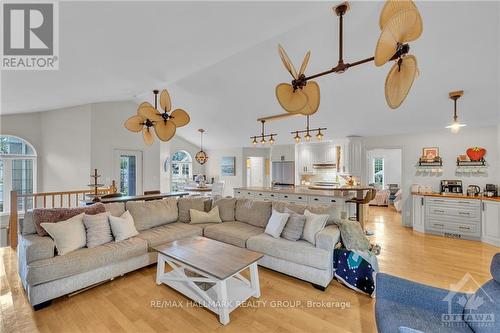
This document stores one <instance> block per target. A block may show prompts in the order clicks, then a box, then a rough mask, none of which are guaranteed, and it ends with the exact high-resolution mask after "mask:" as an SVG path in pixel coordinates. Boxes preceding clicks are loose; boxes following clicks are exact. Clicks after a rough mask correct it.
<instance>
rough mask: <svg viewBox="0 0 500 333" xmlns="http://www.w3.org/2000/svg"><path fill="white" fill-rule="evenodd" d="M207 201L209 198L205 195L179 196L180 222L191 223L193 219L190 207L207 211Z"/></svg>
mask: <svg viewBox="0 0 500 333" xmlns="http://www.w3.org/2000/svg"><path fill="white" fill-rule="evenodd" d="M206 201H207V199H206V198H204V197H191V198H190V197H187V198H179V200H178V202H177V207H179V222H184V223H189V222H190V221H191V215H190V214H189V210H190V209H194V210H199V211H202V212H204V211H206V206H205V202H206Z"/></svg>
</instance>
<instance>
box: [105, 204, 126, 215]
mask: <svg viewBox="0 0 500 333" xmlns="http://www.w3.org/2000/svg"><path fill="white" fill-rule="evenodd" d="M104 208H105V209H106V211H107V212H109V213H110V214H111V215H113V216H121V215H122V214H123V213H125V203H124V202H110V203H105V204H104Z"/></svg>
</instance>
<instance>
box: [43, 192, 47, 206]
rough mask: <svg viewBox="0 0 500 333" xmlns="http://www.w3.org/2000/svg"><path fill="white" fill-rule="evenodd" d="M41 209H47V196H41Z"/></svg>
mask: <svg viewBox="0 0 500 333" xmlns="http://www.w3.org/2000/svg"><path fill="white" fill-rule="evenodd" d="M43 208H47V196H46V195H45V194H44V195H43Z"/></svg>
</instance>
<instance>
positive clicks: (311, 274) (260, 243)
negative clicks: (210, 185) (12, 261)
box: [18, 197, 340, 309]
mask: <svg viewBox="0 0 500 333" xmlns="http://www.w3.org/2000/svg"><path fill="white" fill-rule="evenodd" d="M213 206H218V207H219V212H220V216H221V219H222V221H223V222H222V223H204V224H192V223H190V215H189V209H190V208H192V209H197V210H204V211H208V210H209V209H210V208H211V207H213ZM285 207H287V208H289V209H291V210H294V211H296V212H298V213H303V211H304V210H305V209H306V208H308V209H309V210H310V211H312V212H315V213H327V214H329V215H330V217H331V218H330V219H329V223H328V224H327V226H326V227H325V228H324V229H323V230H322V231H320V232H319V233H318V234H317V235H316V244H314V245H313V244H311V243H309V242H306V241H304V240H298V241H289V240H286V239H284V238H278V239H276V238H273V237H271V236H269V235H268V234H265V233H264V229H265V227H266V224H267V222H268V220H269V217H270V216H271V212H272V208H274V209H276V210H278V211H281V212H282V211H283V210H284V209H285ZM105 209H106V211H109V212H110V214H111V215H114V216H120V215H121V214H122V213H123V212H124V211H125V210H129V212H130V213H131V215H132V217H133V218H134V223H135V226H136V228H137V230H138V231H139V235H137V236H136V237H133V238H129V239H127V240H124V241H120V242H110V243H107V244H104V245H100V246H97V247H93V248H82V249H79V250H76V251H73V252H70V253H68V254H65V255H57V253H56V250H55V244H54V241H53V240H52V239H51V238H50V237H48V236H44V237H42V236H39V235H38V234H37V233H36V229H35V226H34V222H33V213H32V212H27V213H26V214H25V216H24V218H22V219H20V220H19V228H18V230H19V235H18V237H19V243H18V244H19V245H18V262H19V274H20V277H21V280H22V284H23V286H24V289H25V290H26V292H27V295H28V299H29V302H30V303H31V304H32V305H33V306H34V308H35V309H38V308H41V307H43V306H46V305H48V304H50V300H52V299H54V298H57V297H60V296H63V295H66V294H69V293H72V292H75V291H78V290H81V289H83V288H86V287H89V286H92V285H94V284H97V283H99V282H102V281H106V280H110V279H112V278H114V277H117V276H120V275H123V274H125V273H127V272H131V271H134V270H136V269H139V268H141V267H144V266H148V265H151V264H153V263H155V262H156V260H157V254H156V252H155V251H154V250H153V249H152V248H153V247H154V246H157V245H159V244H162V243H166V242H170V241H174V240H177V239H181V238H185V237H189V236H201V235H203V236H205V237H208V238H212V239H215V240H218V241H222V242H225V243H229V244H233V245H235V246H239V247H246V248H248V249H250V250H253V251H258V252H261V253H263V254H264V257H263V258H262V259H261V260H260V261H259V265H260V266H263V267H267V268H270V269H273V270H276V271H278V272H281V273H284V274H287V275H290V276H294V277H296V278H299V279H302V280H305V281H308V282H311V283H312V284H313V285H314V286H315V287H317V288H320V289H321V288H323V289H324V288H326V287H327V286H328V284H329V283H330V281H331V280H332V278H333V273H334V268H333V249H334V247H335V246H336V244H337V243H338V242H339V239H340V231H339V229H338V227H337V226H336V225H335V224H333V223H331V222H333V221H334V220H335V219H337V218H339V216H340V212H339V211H337V209H338V208H335V207H334V206H311V207H307V206H302V205H296V204H290V203H285V202H268V201H254V200H251V199H244V198H241V199H236V198H220V199H218V200H215V201H213V202H212V200H207V199H205V198H201V197H197V198H196V197H194V198H180V199H177V198H169V199H164V200H156V201H144V202H136V201H135V202H134V201H130V202H127V203H126V204H124V203H112V204H106V205H105Z"/></svg>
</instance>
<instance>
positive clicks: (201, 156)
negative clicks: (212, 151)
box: [194, 128, 208, 165]
mask: <svg viewBox="0 0 500 333" xmlns="http://www.w3.org/2000/svg"><path fill="white" fill-rule="evenodd" d="M198 132H200V151H199V152H197V153H196V155H195V156H194V159H195V160H196V162H198V163H200V164H201V165H203V164H205V163H207V161H208V155H207V153H206V152H205V151H204V150H203V134H204V133H205V130H204V129H203V128H200V129H199V130H198Z"/></svg>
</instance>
